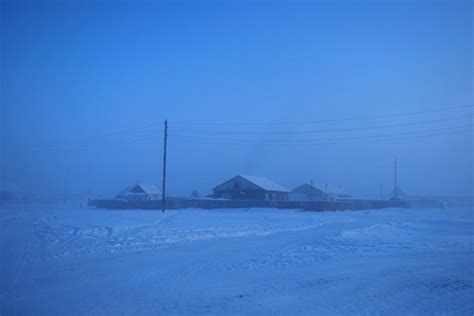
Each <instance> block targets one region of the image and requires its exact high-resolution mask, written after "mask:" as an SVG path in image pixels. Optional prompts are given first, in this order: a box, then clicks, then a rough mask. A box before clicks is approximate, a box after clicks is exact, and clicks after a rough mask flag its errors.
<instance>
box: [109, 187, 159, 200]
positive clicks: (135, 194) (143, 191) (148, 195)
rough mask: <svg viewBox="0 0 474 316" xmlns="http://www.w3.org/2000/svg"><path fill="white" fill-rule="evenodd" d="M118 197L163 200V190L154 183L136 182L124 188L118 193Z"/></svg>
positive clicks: (122, 198) (121, 198)
mask: <svg viewBox="0 0 474 316" xmlns="http://www.w3.org/2000/svg"><path fill="white" fill-rule="evenodd" d="M116 198H117V199H120V200H139V201H152V200H161V192H160V190H159V189H158V188H157V187H156V186H154V185H150V184H136V185H134V186H131V187H127V188H125V189H124V190H122V191H121V192H120V193H119V194H117V196H116Z"/></svg>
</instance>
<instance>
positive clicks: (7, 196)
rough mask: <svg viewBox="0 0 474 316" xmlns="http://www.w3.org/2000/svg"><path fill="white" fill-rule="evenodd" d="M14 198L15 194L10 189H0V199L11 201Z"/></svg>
mask: <svg viewBox="0 0 474 316" xmlns="http://www.w3.org/2000/svg"><path fill="white" fill-rule="evenodd" d="M14 199H15V194H13V192H10V191H6V190H1V191H0V201H13V200H14Z"/></svg>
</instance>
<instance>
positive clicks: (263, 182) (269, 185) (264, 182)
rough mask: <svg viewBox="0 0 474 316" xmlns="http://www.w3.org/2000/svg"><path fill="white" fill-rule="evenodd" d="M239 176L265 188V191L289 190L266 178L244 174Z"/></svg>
mask: <svg viewBox="0 0 474 316" xmlns="http://www.w3.org/2000/svg"><path fill="white" fill-rule="evenodd" d="M239 176H240V177H242V178H244V179H245V180H247V181H249V182H252V183H253V184H255V185H256V186H258V187H260V188H262V189H264V190H267V191H280V192H289V190H288V189H287V188H285V187H282V186H281V185H279V184H276V183H274V182H272V181H270V180H268V179H267V178H262V177H254V176H245V175H239Z"/></svg>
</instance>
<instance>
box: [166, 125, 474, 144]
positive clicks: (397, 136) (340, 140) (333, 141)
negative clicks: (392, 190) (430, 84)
mask: <svg viewBox="0 0 474 316" xmlns="http://www.w3.org/2000/svg"><path fill="white" fill-rule="evenodd" d="M472 126H474V125H465V126H458V127H453V128H449V129H446V130H447V131H445V132H436V133H433V131H436V130H443V129H434V130H431V133H428V134H427V132H428V131H424V132H423V133H424V134H423V133H422V134H420V132H410V133H397V134H387V135H369V136H360V137H344V138H328V139H315V140H314V141H312V142H311V141H307V142H301V141H286V142H285V141H283V142H282V141H277V140H272V141H265V140H263V141H256V140H254V141H241V140H225V139H192V138H186V137H185V138H180V137H179V136H178V135H174V136H177V137H178V138H176V140H178V141H184V142H188V143H190V142H191V143H202V144H215V145H300V146H301V145H332V144H337V143H347V142H351V141H361V140H373V141H391V140H403V139H412V138H423V137H434V136H442V135H451V134H460V133H470V132H471V133H472V132H473V130H472V128H470V129H465V130H459V129H461V128H467V127H472Z"/></svg>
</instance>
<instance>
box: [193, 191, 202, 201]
mask: <svg viewBox="0 0 474 316" xmlns="http://www.w3.org/2000/svg"><path fill="white" fill-rule="evenodd" d="M191 197H192V198H193V199H198V198H200V197H201V194H199V192H198V191H196V190H193V192H192V193H191Z"/></svg>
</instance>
